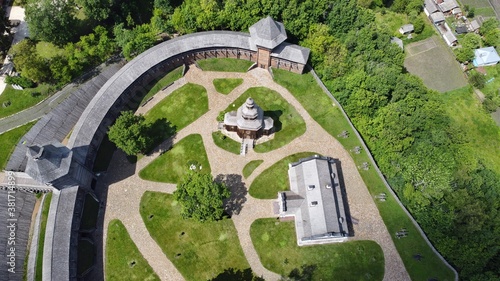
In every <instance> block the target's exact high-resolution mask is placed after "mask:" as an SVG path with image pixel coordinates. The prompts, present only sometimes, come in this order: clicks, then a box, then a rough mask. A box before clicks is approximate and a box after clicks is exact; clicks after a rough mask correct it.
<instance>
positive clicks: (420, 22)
mask: <svg viewBox="0 0 500 281" xmlns="http://www.w3.org/2000/svg"><path fill="white" fill-rule="evenodd" d="M424 27H425V22H424V19H422V17H417V18H415V20H414V21H413V28H414V30H415V33H416V34H420V33H422V31H424Z"/></svg>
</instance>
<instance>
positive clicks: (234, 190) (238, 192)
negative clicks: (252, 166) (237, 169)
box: [215, 174, 248, 216]
mask: <svg viewBox="0 0 500 281" xmlns="http://www.w3.org/2000/svg"><path fill="white" fill-rule="evenodd" d="M241 179H242V177H241V175H237V174H229V175H222V174H220V175H217V177H215V182H219V183H224V184H226V186H227V188H228V189H229V191H230V192H231V195H230V196H229V198H228V199H226V200H225V201H224V211H225V213H226V214H227V215H229V216H232V215H233V214H234V215H238V214H239V213H240V212H241V209H242V208H243V204H245V202H246V201H247V198H246V195H247V193H248V192H247V188H246V186H245V183H244V182H242V180H241Z"/></svg>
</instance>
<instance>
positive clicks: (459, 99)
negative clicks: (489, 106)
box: [439, 77, 500, 173]
mask: <svg viewBox="0 0 500 281" xmlns="http://www.w3.org/2000/svg"><path fill="white" fill-rule="evenodd" d="M499 80H500V77H499ZM439 97H440V98H441V99H442V101H443V108H445V109H446V111H447V113H448V115H449V116H450V117H451V118H452V119H453V120H454V121H455V123H456V124H459V126H460V132H461V134H463V136H464V139H466V140H467V144H466V145H464V146H465V147H466V148H467V149H462V150H461V152H462V153H464V155H463V156H462V159H474V158H479V159H481V161H482V162H483V163H484V165H485V166H486V167H488V168H490V169H493V170H494V171H496V172H497V173H500V158H499V157H498V155H500V127H498V126H497V124H496V123H495V121H494V120H493V119H492V118H491V115H490V114H488V113H486V112H485V110H484V109H483V108H482V106H481V104H480V102H479V100H478V99H477V98H476V97H475V94H474V93H472V91H471V89H470V88H469V87H465V88H463V89H460V90H456V91H453V92H448V93H445V94H442V95H440V96H439ZM465 147H464V148H465ZM467 154H468V155H467ZM467 162H468V161H465V163H463V164H465V165H470V164H472V163H467Z"/></svg>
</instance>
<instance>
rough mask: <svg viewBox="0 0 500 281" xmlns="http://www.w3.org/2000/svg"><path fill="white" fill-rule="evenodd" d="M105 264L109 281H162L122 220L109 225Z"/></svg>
mask: <svg viewBox="0 0 500 281" xmlns="http://www.w3.org/2000/svg"><path fill="white" fill-rule="evenodd" d="M105 262H106V280H107V281H113V280H117V281H118V280H125V279H126V280H130V281H132V280H137V281H143V280H148V281H153V280H160V278H159V277H158V276H157V275H156V273H155V272H154V271H153V269H152V268H151V266H149V264H148V262H147V261H146V260H145V259H144V257H143V256H142V254H141V252H139V249H137V246H136V245H135V244H134V241H132V239H131V238H130V235H129V234H128V232H127V229H126V228H125V226H124V225H123V223H122V222H121V221H120V220H116V219H115V220H112V221H111V222H110V223H109V225H108V239H107V241H106V261H105Z"/></svg>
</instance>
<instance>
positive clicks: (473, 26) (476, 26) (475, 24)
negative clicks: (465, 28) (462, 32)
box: [470, 20, 481, 31]
mask: <svg viewBox="0 0 500 281" xmlns="http://www.w3.org/2000/svg"><path fill="white" fill-rule="evenodd" d="M470 27H471V29H472V31H476V30H477V29H479V27H481V26H480V25H479V22H478V21H477V20H473V21H471V22H470Z"/></svg>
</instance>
